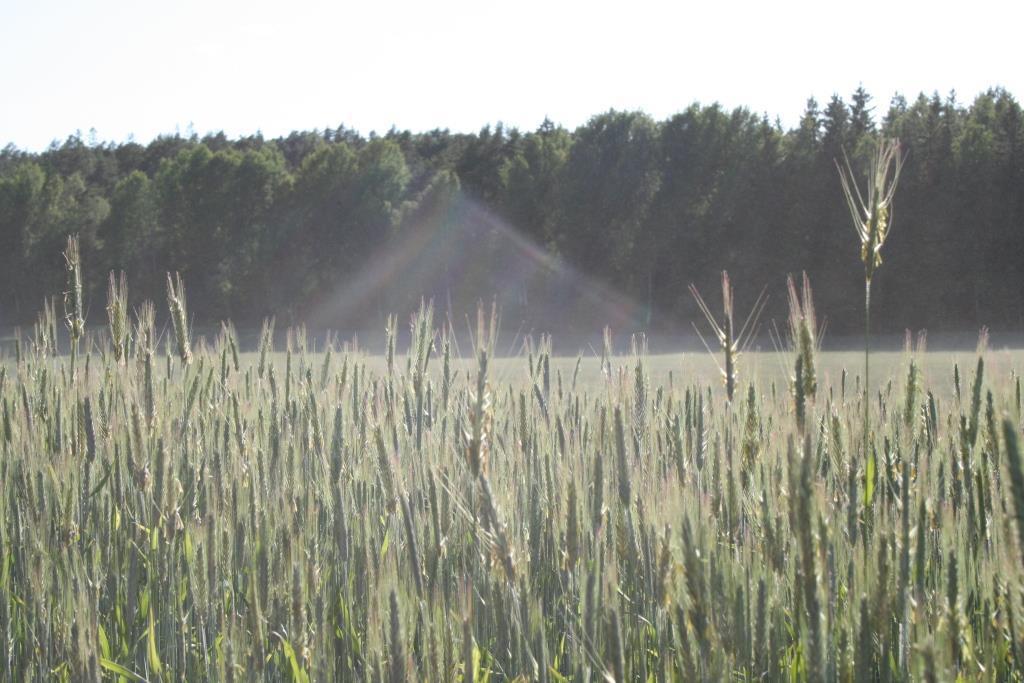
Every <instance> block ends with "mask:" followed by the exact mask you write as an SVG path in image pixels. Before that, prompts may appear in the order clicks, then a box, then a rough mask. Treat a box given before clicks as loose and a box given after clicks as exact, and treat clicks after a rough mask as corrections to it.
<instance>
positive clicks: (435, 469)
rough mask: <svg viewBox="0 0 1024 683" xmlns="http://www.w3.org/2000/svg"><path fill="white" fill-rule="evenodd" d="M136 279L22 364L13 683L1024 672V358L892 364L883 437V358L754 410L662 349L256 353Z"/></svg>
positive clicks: (12, 492)
mask: <svg viewBox="0 0 1024 683" xmlns="http://www.w3.org/2000/svg"><path fill="white" fill-rule="evenodd" d="M112 288H113V291H112V294H111V305H110V309H109V310H110V313H111V330H110V333H109V334H107V335H104V336H103V337H102V338H101V337H100V336H96V337H95V338H93V337H92V336H90V333H89V332H88V331H86V330H84V328H82V327H81V326H78V328H76V326H74V325H69V330H70V331H71V334H72V335H73V334H74V333H75V331H76V329H80V330H81V332H80V337H79V338H77V339H75V338H72V344H73V348H72V351H71V352H70V353H59V352H58V351H57V343H56V338H57V334H58V333H57V327H58V325H57V322H56V315H55V313H54V308H53V307H49V306H48V307H47V308H46V309H45V310H44V312H43V314H42V315H41V317H40V323H39V324H38V325H37V326H36V329H35V330H34V332H33V334H31V335H27V336H26V337H25V338H24V339H23V340H21V342H20V343H19V344H18V345H17V347H16V349H15V350H14V352H13V353H11V354H10V355H9V357H7V358H6V359H5V360H4V361H3V363H2V365H0V403H2V411H3V414H2V425H0V456H2V457H0V480H2V481H3V489H2V496H0V550H2V553H0V636H2V638H3V650H2V654H0V679H3V680H12V681H13V680H50V679H56V680H75V681H79V680H100V679H108V680H113V679H117V680H128V681H132V680H135V681H137V680H149V681H170V680H224V681H233V680H235V681H240V680H275V681H276V680H295V681H307V680H317V681H319V680H365V681H378V680H380V681H384V680H387V681H411V680H452V681H487V680H494V681H500V680H538V681H588V680H615V681H626V680H639V681H676V680H680V681H684V680H725V679H733V678H734V679H739V680H755V679H768V680H780V679H783V678H788V679H791V680H842V681H846V680H858V681H859V680H911V679H914V680H917V679H925V680H952V679H954V678H956V677H960V678H963V679H967V680H1008V679H1017V678H1020V677H1021V671H1022V668H1024V662H1022V659H1021V657H1022V656H1024V649H1022V648H1024V642H1022V640H1021V632H1020V630H1019V629H1018V628H1017V624H1018V621H1019V619H1020V618H1021V615H1022V614H1024V604H1022V600H1021V598H1022V594H1021V589H1022V579H1024V572H1022V571H1021V568H1022V557H1024V543H1022V540H1024V526H1022V525H1021V524H1020V523H1019V522H1018V519H1019V518H1020V517H1021V515H1022V514H1024V465H1022V462H1021V449H1020V446H1019V441H1020V433H1021V424H1022V422H1021V420H1022V415H1021V387H1020V384H1021V382H1020V376H1019V372H1020V368H1021V365H1022V359H1024V356H1022V354H1020V353H1019V352H1009V351H995V350H989V349H987V348H985V347H984V346H981V347H979V350H978V352H977V353H974V354H972V353H963V354H959V355H957V356H955V357H954V356H952V355H950V354H937V353H927V352H924V351H923V350H908V351H906V352H904V353H896V354H875V357H874V360H875V370H874V374H873V376H874V377H876V378H880V380H877V381H878V384H877V385H873V386H872V387H871V390H870V392H869V401H868V405H867V406H866V407H867V411H868V412H869V414H870V416H871V429H870V432H869V434H868V436H867V439H868V443H869V448H868V450H866V451H865V450H864V448H863V445H864V442H863V441H862V428H863V425H862V421H863V415H864V412H865V411H864V409H865V406H864V392H863V390H862V387H861V386H860V381H861V380H860V376H859V374H858V371H857V369H856V365H857V362H858V359H859V358H860V356H859V355H858V354H855V353H850V354H843V353H835V354H830V353H820V352H818V353H817V354H816V356H815V357H814V358H812V359H810V360H809V361H808V362H811V363H814V364H815V365H816V366H817V369H816V374H815V377H816V378H817V380H816V381H817V387H816V391H815V394H814V395H813V396H808V395H806V394H804V393H803V392H802V391H801V390H797V387H798V386H803V385H802V384H800V383H799V382H796V381H794V377H793V375H792V371H791V370H790V368H792V367H793V362H794V359H797V368H798V372H797V375H798V376H806V375H805V374H803V373H805V371H804V370H803V369H802V367H803V366H802V363H803V361H802V360H799V359H800V358H801V356H800V354H799V351H798V350H797V351H780V352H775V353H747V354H744V355H742V356H740V357H739V358H738V363H737V365H738V371H737V372H736V376H735V378H734V379H735V380H736V387H737V392H736V395H735V397H734V399H733V401H729V400H728V398H727V395H726V390H725V385H724V383H723V382H722V378H721V376H720V375H719V373H718V369H717V368H716V363H715V362H714V361H713V359H712V357H710V356H709V355H707V354H685V355H671V356H659V355H649V354H647V353H646V352H645V351H644V344H643V343H642V340H638V342H637V343H636V344H635V345H634V351H633V352H632V353H626V354H618V355H617V354H615V353H612V352H611V350H610V349H605V350H604V351H598V352H596V353H587V354H583V355H581V356H579V357H557V356H552V353H551V348H552V342H551V339H550V338H547V337H540V338H538V339H535V340H530V342H529V343H528V344H526V345H525V346H524V348H523V351H522V353H521V354H519V355H516V356H514V357H502V358H495V356H496V353H495V346H496V337H497V324H496V319H495V318H494V317H493V315H486V314H485V312H483V311H481V313H480V315H479V319H478V321H477V329H476V332H475V334H474V335H473V337H474V339H473V345H472V348H471V349H463V351H462V352H461V353H460V352H458V351H457V349H456V348H455V345H454V344H453V341H452V340H453V337H452V336H451V335H450V334H449V330H448V329H447V328H446V327H445V326H444V325H440V324H438V323H437V322H436V321H435V320H434V316H433V312H432V310H431V309H430V308H429V306H425V307H423V308H422V309H421V311H420V312H419V313H418V314H417V315H416V316H415V317H414V318H413V319H412V320H411V322H410V328H409V329H410V335H409V336H410V337H411V340H412V341H411V343H410V346H409V348H408V349H398V348H396V347H397V341H396V340H397V338H398V336H399V335H398V334H397V328H398V323H397V321H396V320H395V319H393V318H392V319H390V320H389V323H388V330H387V332H388V344H387V349H386V351H385V353H383V354H381V355H377V356H368V355H366V354H363V353H360V352H356V351H351V350H345V349H344V348H342V347H340V346H336V345H331V346H330V347H329V348H328V349H327V350H326V352H325V351H323V350H321V351H318V352H316V353H314V352H313V351H311V350H309V349H308V348H307V342H306V340H305V335H304V333H303V332H302V331H301V330H293V331H289V332H288V334H287V342H286V344H285V345H284V348H275V347H274V344H273V339H274V334H273V333H272V329H271V326H270V325H269V324H268V326H267V328H266V329H265V331H264V333H263V335H262V337H261V339H262V340H261V343H260V348H259V350H258V351H257V352H255V353H244V354H243V353H239V347H238V343H237V341H236V336H235V334H234V332H233V330H232V328H231V327H230V326H225V327H224V329H223V332H222V334H221V335H220V336H219V338H217V339H216V340H214V341H213V342H211V343H209V344H193V343H192V340H190V338H189V334H188V329H187V326H186V323H185V322H184V321H186V320H187V317H185V312H186V309H185V302H184V289H183V287H182V285H181V282H180V280H179V281H177V282H171V284H170V286H169V290H170V291H171V292H172V293H173V294H172V297H171V299H170V300H169V302H168V303H169V311H170V312H171V314H172V318H176V319H178V320H180V321H182V322H181V323H180V329H179V327H177V326H175V327H173V328H172V329H171V330H170V331H168V333H167V334H166V335H163V336H161V335H157V334H156V332H155V330H156V328H155V324H154V314H153V309H152V307H151V306H150V307H143V308H142V309H140V311H139V312H138V315H136V316H134V318H133V316H132V315H131V314H130V313H129V312H128V311H127V307H126V306H125V305H124V303H123V301H124V299H123V297H122V296H121V294H123V291H118V290H117V289H116V288H114V284H113V282H112ZM119 302H121V303H120V304H119ZM175 306H179V307H180V309H178V310H177V311H176V309H175ZM72 319H73V320H74V317H73V316H72ZM161 347H163V348H162V349H161Z"/></svg>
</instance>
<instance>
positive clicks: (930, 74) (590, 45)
mask: <svg viewBox="0 0 1024 683" xmlns="http://www.w3.org/2000/svg"><path fill="white" fill-rule="evenodd" d="M1019 7H1024V4H1022V3H1020V2H1019V1H1018V2H995V1H993V0H974V1H972V2H962V1H961V2H957V3H945V2H918V1H916V0H915V1H913V2H899V1H898V0H890V2H881V1H879V0H852V1H851V2H843V3H838V2H829V1H828V0H817V1H811V0H800V1H798V2H774V3H773V2H756V1H754V2H747V1H740V0H733V1H721V0H719V1H718V2H714V1H713V0H699V1H691V2H653V1H650V0H630V1H620V2H616V3H606V2H601V0H589V1H583V2H577V1H575V0H573V1H571V2H559V1H557V0H546V1H540V2H538V1H535V0H525V1H520V2H515V3H507V2H506V3H498V2H490V1H481V0H478V1H476V2H471V1H464V0H418V1H416V0H412V1H407V0H390V1H383V0H377V1H375V2H358V3H357V2H326V1H322V2H318V1H316V0H293V1H290V2H264V1H262V0H246V1H241V0H228V1H222V2H215V1H214V0H207V2H199V1H195V0H163V2H154V1H152V0H134V1H128V0H108V1H103V0H88V1H85V0H82V1H78V2H71V1H65V2H57V1H54V0H0V146H3V145H5V144H7V143H14V144H15V145H17V146H18V147H20V148H22V149H29V150H39V149H41V148H43V147H45V146H46V145H47V144H49V142H50V141H51V140H53V139H55V138H57V139H61V140H62V139H63V138H65V137H66V136H67V135H69V134H70V133H72V132H74V131H75V130H81V131H83V133H85V132H87V131H88V130H89V129H90V128H95V129H96V131H97V133H98V136H99V138H100V139H101V140H114V141H123V140H125V139H126V138H127V137H128V136H129V135H134V136H135V138H136V140H138V141H140V142H146V141H148V140H150V139H151V138H152V137H154V136H155V135H157V134H159V133H173V132H174V131H175V129H176V128H178V129H180V130H181V131H182V132H185V130H186V128H187V126H188V125H189V124H190V123H191V124H192V125H193V126H194V129H195V130H196V132H198V133H200V134H204V133H206V132H210V131H217V130H224V131H225V132H226V133H227V134H228V135H230V136H237V135H240V134H249V133H253V132H255V131H257V130H262V131H263V133H264V134H265V135H268V136H277V135H281V134H286V133H288V132H289V131H292V130H303V129H313V128H324V127H325V126H331V127H336V126H338V125H339V124H342V123H344V124H345V125H347V126H349V127H352V128H355V129H357V130H359V131H360V132H362V133H364V134H365V133H369V132H370V131H371V130H376V131H378V132H383V131H386V130H387V129H388V128H390V127H391V126H392V125H395V126H397V127H399V128H403V129H405V128H408V129H411V130H414V131H421V130H428V129H431V128H436V127H441V128H451V129H452V130H458V131H475V130H478V129H479V128H480V127H481V126H482V125H484V124H486V123H495V122H498V121H503V122H504V123H505V124H506V125H510V126H518V127H520V128H523V129H533V128H536V127H537V126H538V125H539V124H540V123H541V121H542V120H543V119H544V117H545V116H548V117H550V118H551V119H552V120H553V121H555V122H557V123H561V124H564V125H566V126H569V127H574V126H577V125H579V124H581V123H584V122H585V121H586V120H587V119H588V118H589V117H590V116H592V115H594V114H596V113H599V112H602V111H605V110H607V109H608V108H611V107H614V108H619V109H622V108H628V109H643V110H644V111H647V112H648V113H650V114H652V115H653V116H655V117H657V118H665V117H667V116H669V115H671V114H673V113H674V112H677V111H679V110H681V109H683V108H685V107H686V106H687V105H689V104H690V103H692V102H694V101H700V102H702V103H705V104H709V103H711V102H714V101H718V102H720V103H722V104H723V105H724V106H726V107H733V106H738V105H745V106H748V107H749V108H751V109H752V110H754V111H756V112H759V113H760V112H766V113H768V115H769V116H770V117H771V118H772V119H774V118H775V117H776V116H779V117H780V118H781V120H782V123H783V125H784V126H786V127H789V126H792V125H794V124H795V122H796V120H797V119H798V117H799V115H800V112H801V111H802V110H803V107H804V104H805V102H806V100H807V98H808V97H809V96H811V95H813V96H815V97H817V98H818V101H819V102H820V103H822V104H824V103H825V102H826V101H827V100H828V98H829V97H830V96H831V95H832V94H833V93H839V94H840V95H842V96H843V97H845V98H848V96H849V94H850V93H851V92H852V91H853V90H854V89H855V88H856V87H857V85H858V84H863V85H864V87H865V88H866V89H867V90H868V92H869V93H871V95H872V96H873V97H874V104H875V105H876V107H877V109H878V111H884V110H885V108H886V107H887V105H888V102H889V99H890V98H891V96H892V95H893V94H894V93H895V92H901V93H903V94H904V95H905V96H906V97H907V98H908V99H912V98H913V97H914V96H916V94H917V93H918V92H920V91H924V92H926V93H931V92H932V91H934V90H938V91H939V92H940V93H941V94H942V95H945V94H947V93H948V92H949V91H950V90H951V89H955V90H956V91H957V94H958V97H959V99H960V100H961V101H969V100H970V99H972V98H973V97H974V96H975V95H976V94H977V93H978V92H980V91H983V90H984V89H986V88H988V87H992V86H996V85H1000V86H1003V87H1005V88H1007V89H1008V90H1009V91H1010V92H1011V93H1013V94H1014V95H1015V96H1018V97H1020V96H1021V94H1022V93H1024V68H1022V67H1024V49H1022V48H1021V47H1020V46H1021V44H1022V43H1021V42H1020V27H1021V25H1022V22H1021V19H1022V15H1024V11H1022V9H1019Z"/></svg>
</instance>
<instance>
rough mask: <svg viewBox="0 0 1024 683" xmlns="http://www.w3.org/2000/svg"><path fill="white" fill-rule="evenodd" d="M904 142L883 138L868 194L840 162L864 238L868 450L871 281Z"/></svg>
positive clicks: (847, 164)
mask: <svg viewBox="0 0 1024 683" xmlns="http://www.w3.org/2000/svg"><path fill="white" fill-rule="evenodd" d="M903 159H904V157H903V156H902V155H901V154H900V141H899V140H898V139H896V138H880V139H879V141H878V146H877V147H876V148H875V152H874V154H873V155H872V157H871V164H870V167H869V168H868V178H867V191H866V194H861V191H860V187H858V185H857V181H856V179H855V178H854V175H853V169H852V168H851V167H850V159H849V158H848V157H847V156H846V155H845V153H844V155H843V161H844V164H843V165H841V164H840V163H839V161H838V160H836V162H835V164H836V168H837V169H838V170H839V180H840V182H841V183H842V186H843V196H844V197H846V205H847V207H848V208H849V210H850V217H851V218H852V219H853V226H854V228H855V229H856V230H857V236H858V237H859V238H860V260H861V261H862V262H863V263H864V448H865V450H867V447H868V438H869V434H870V415H871V413H870V401H869V397H870V395H871V394H870V388H869V386H868V384H869V382H868V380H869V379H870V376H869V372H870V352H871V278H872V276H874V274H875V270H876V269H878V267H879V266H881V265H882V245H883V244H885V239H886V238H887V237H888V236H889V228H890V227H891V225H892V200H893V197H894V196H895V194H896V185H897V183H898V182H899V179H900V171H901V170H902V169H903Z"/></svg>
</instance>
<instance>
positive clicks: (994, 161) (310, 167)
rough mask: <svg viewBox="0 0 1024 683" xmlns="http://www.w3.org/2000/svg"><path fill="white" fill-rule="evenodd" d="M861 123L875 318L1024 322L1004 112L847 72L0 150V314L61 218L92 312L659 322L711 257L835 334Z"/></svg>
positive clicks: (911, 323) (25, 298)
mask: <svg viewBox="0 0 1024 683" xmlns="http://www.w3.org/2000/svg"><path fill="white" fill-rule="evenodd" d="M878 135H887V136H896V137H898V138H899V139H900V140H901V142H902V145H903V148H904V152H905V153H906V154H907V155H908V156H907V161H906V164H905V167H904V170H903V176H902V178H901V181H900V186H899V191H898V193H897V196H896V200H895V204H894V206H895V215H894V220H893V232H892V237H891V238H890V240H889V241H888V242H887V244H886V249H885V253H884V254H883V256H884V258H885V259H886V262H887V265H886V267H885V268H884V269H882V270H881V271H880V274H879V276H878V280H877V285H876V289H875V292H874V294H873V297H874V298H873V304H872V309H873V317H874V320H873V325H874V327H875V328H876V329H879V330H882V331H900V330H902V329H903V328H904V327H910V328H914V329H921V328H927V329H930V330H971V329H976V328H977V327H978V326H981V325H989V326H991V327H992V328H994V329H1008V330H1020V329H1022V328H1024V125H1022V116H1021V107H1020V104H1019V103H1018V102H1017V101H1016V100H1015V99H1014V97H1013V96H1012V95H1011V94H1010V93H1008V92H1006V91H1005V90H1002V89H993V90H990V91H988V92H985V93H983V94H981V95H979V96H978V97H976V98H975V99H974V100H973V101H972V102H970V103H961V102H959V101H957V100H956V98H955V96H954V95H952V94H951V95H949V96H947V97H940V96H939V95H937V94H935V95H932V96H931V97H928V96H926V95H923V94H922V95H920V96H918V97H917V98H916V99H914V100H913V101H908V100H906V99H905V98H903V97H900V96H897V97H895V98H894V99H893V100H892V101H891V102H890V103H889V105H888V107H887V108H886V109H884V111H882V110H879V111H876V107H875V106H874V105H873V103H872V98H871V97H870V95H869V94H868V93H867V92H865V91H864V90H863V89H860V88H859V89H857V90H856V91H855V92H854V93H853V95H852V96H851V97H850V98H849V99H848V100H846V99H844V98H842V97H839V96H834V97H833V98H832V99H831V100H830V101H829V102H827V103H826V104H825V105H824V106H821V105H819V103H818V102H816V101H815V100H813V99H811V100H809V101H808V102H807V104H806V107H805V109H804V112H803V115H802V117H801V119H800V121H799V123H798V124H797V125H796V126H795V127H794V128H792V129H788V130H786V129H784V128H783V127H782V126H781V125H780V124H779V123H778V122H777V121H776V122H773V121H771V120H770V119H769V118H767V116H765V115H760V114H756V113H754V112H752V111H750V110H748V109H746V108H737V109H734V110H732V111H728V110H726V109H724V108H722V107H721V106H718V105H710V106H707V105H700V104H693V105H691V106H689V107H688V108H686V109H685V110H684V111H681V112H680V113H678V114H676V115H674V116H672V117H670V118H668V119H666V120H662V121H658V120H654V119H653V118H652V117H650V116H648V115H647V114H645V113H643V112H638V111H608V112H605V113H602V114H598V115H596V116H594V117H593V118H591V119H590V120H589V121H588V122H587V123H586V124H585V125H582V126H580V127H578V128H576V129H575V130H569V129H566V128H564V127H562V126H559V125H556V124H554V123H552V122H550V121H545V122H544V123H543V124H542V125H541V126H540V127H539V128H538V129H537V130H534V131H529V132H524V131H520V130H517V129H514V128H507V127H504V126H502V125H500V124H499V125H496V126H494V127H490V126H488V127H485V128H483V129H482V130H480V131H479V132H478V133H476V134H462V133H454V132H450V131H448V130H433V131H429V132H423V133H412V132H409V131H400V130H390V131H388V132H387V133H385V134H382V135H377V134H370V135H368V136H363V135H360V134H357V133H356V132H354V131H352V130H350V129H348V128H346V127H344V126H341V127H339V128H337V129H330V128H328V129H325V130H316V131H305V132H293V133H291V134H290V135H287V136H284V137H279V138H274V139H267V138H264V137H263V136H262V135H259V134H257V135H253V136H248V137H241V138H238V139H229V138H227V137H226V136H225V135H224V134H223V133H218V134H210V135H206V136H203V137H199V136H198V135H194V134H191V135H180V134H175V135H167V136H161V137H158V138H156V139H154V140H153V141H152V142H150V143H149V144H145V145H143V144H139V143H137V142H133V141H129V142H123V143H117V144H115V143H96V142H95V141H91V140H83V139H82V136H81V135H75V136H72V137H69V138H68V139H67V140H65V141H63V142H61V143H57V142H55V143H54V144H52V145H51V146H50V147H49V148H48V149H46V150H45V151H43V152H40V153H27V152H24V151H21V150H18V149H17V148H15V147H13V146H8V147H6V148H5V149H3V151H2V152H0V325H12V324H26V323H29V322H31V321H32V320H33V319H34V318H35V316H36V313H37V311H38V310H39V309H40V307H41V303H42V300H43V298H44V297H45V296H49V295H55V294H59V293H60V292H61V291H62V289H63V288H64V284H63V282H64V273H63V263H62V261H61V258H60V253H61V250H62V248H63V245H64V243H65V241H66V237H67V236H68V235H69V234H78V235H79V236H80V243H81V250H82V258H83V262H84V264H85V282H84V289H85V293H86V301H87V302H89V304H88V306H89V315H90V318H91V319H93V321H94V322H100V321H101V320H102V319H103V316H104V315H105V312H104V306H105V288H106V281H107V277H108V273H109V272H110V271H120V270H123V271H125V272H127V274H128V281H129V290H130V296H131V299H132V300H133V301H142V300H143V299H146V298H149V299H153V300H156V301H161V300H162V299H163V298H164V297H165V296H166V294H165V286H166V273H167V272H173V271H178V272H180V273H181V274H182V276H183V278H184V280H185V283H186V285H187V288H188V295H189V305H190V313H191V315H192V316H193V321H194V322H195V323H196V324H203V323H213V322H216V321H217V320H220V319H224V318H231V319H232V320H234V321H235V322H236V323H237V324H239V325H248V324H255V323H258V322H259V321H260V320H261V319H262V318H264V317H266V316H271V315H273V316H276V317H277V319H278V321H279V322H281V323H282V324H285V323H295V322H300V321H312V322H314V323H315V324H317V325H323V326H329V327H335V328H339V327H344V326H345V325H358V324H362V323H365V322H367V321H373V324H376V321H377V320H378V318H380V316H381V315H383V314H384V313H386V312H391V311H396V312H401V311H404V310H407V309H409V308H412V307H414V306H415V305H416V303H417V302H418V300H419V298H420V297H431V298H434V299H435V301H436V302H438V303H439V305H441V306H442V307H443V308H449V309H451V310H452V311H455V312H458V311H461V310H469V309H471V308H472V307H473V306H475V304H476V301H478V300H485V301H489V300H490V299H492V298H497V299H498V301H499V303H500V304H501V306H502V309H503V311H504V312H505V317H506V319H508V318H512V319H513V320H521V321H525V322H527V323H528V324H530V325H534V326H543V327H547V328H549V329H558V328H559V327H565V326H568V325H572V324H593V323H596V322H601V321H607V320H608V319H609V317H611V319H612V320H614V321H615V322H616V323H617V324H619V325H623V326H629V327H632V328H635V329H662V328H664V329H670V328H673V327H677V326H678V325H680V324H688V323H687V321H689V320H695V319H696V315H697V312H696V308H695V306H694V303H693V301H692V299H691V298H690V297H689V295H688V294H687V285H688V284H689V283H691V282H693V283H697V285H698V287H700V288H702V289H707V290H708V291H709V292H710V290H711V288H712V287H713V286H714V284H715V283H716V282H717V281H718V277H719V273H720V271H721V270H723V269H727V270H728V271H729V272H730V274H731V276H732V279H733V282H734V283H735V285H736V288H737V307H738V308H739V309H742V308H743V306H744V305H745V304H746V303H748V302H752V301H753V299H754V298H755V297H756V296H757V294H758V293H759V292H760V291H761V289H762V288H764V287H767V288H768V291H769V293H772V294H775V293H781V292H782V291H783V289H782V288H783V285H784V278H785V275H786V274H787V273H798V272H800V271H802V270H803V271H807V273H808V274H809V276H810V278H811V282H812V284H813V285H814V291H815V299H816V304H817V307H818V309H819V312H820V314H822V315H823V316H826V317H827V318H828V320H829V323H828V325H829V329H830V330H832V331H837V332H839V333H843V332H855V331H856V330H858V329H860V326H861V325H862V312H861V309H860V306H861V304H862V301H861V297H862V295H863V292H862V288H863V279H862V277H863V276H862V272H861V268H862V267H861V262H860V260H859V258H858V251H857V250H858V242H857V238H856V236H855V234H854V230H853V227H852V225H851V224H850V218H849V215H848V213H847V210H846V206H845V204H844V201H843V198H842V195H841V191H840V186H839V181H838V176H837V173H836V168H835V160H837V159H839V160H841V159H842V158H843V155H844V153H845V154H847V155H848V156H849V158H850V161H851V163H852V165H853V166H854V168H858V166H859V165H860V166H862V165H863V164H864V162H865V161H866V158H867V155H868V154H869V153H870V151H871V148H872V146H873V141H874V140H875V138H876V136H878ZM708 298H709V299H712V300H715V299H716V297H715V296H713V295H712V296H709V297H708ZM784 299H785V297H784V296H774V297H773V299H772V303H771V304H770V308H769V312H768V313H769V315H778V314H779V312H780V311H781V307H782V306H783V305H784ZM609 306H611V307H614V308H615V311H612V312H609V310H608V307H609ZM616 311H617V312H616ZM616 316H617V317H616Z"/></svg>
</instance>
